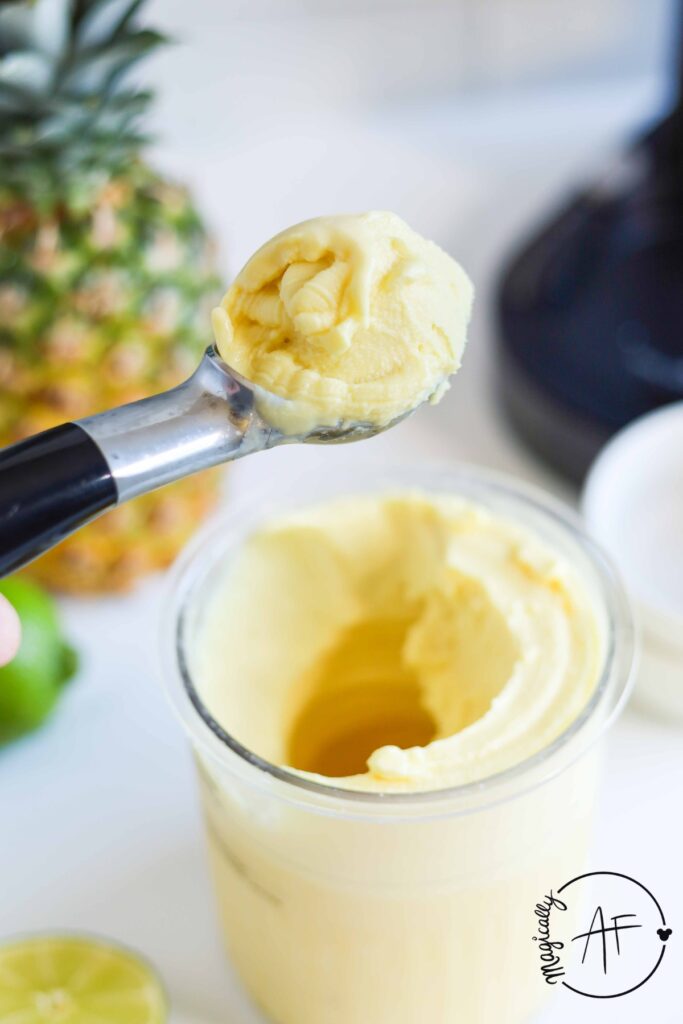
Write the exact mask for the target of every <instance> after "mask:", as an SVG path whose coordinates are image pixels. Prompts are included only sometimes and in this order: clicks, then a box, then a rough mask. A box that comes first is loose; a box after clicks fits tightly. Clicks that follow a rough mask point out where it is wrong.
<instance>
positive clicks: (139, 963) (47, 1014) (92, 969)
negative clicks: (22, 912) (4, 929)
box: [0, 935, 166, 1024]
mask: <svg viewBox="0 0 683 1024" xmlns="http://www.w3.org/2000/svg"><path fill="white" fill-rule="evenodd" d="M165 1020H166V998H165V995H164V991H163V989H162V987H161V984H160V983H159V981H158V980H157V978H156V976H155V974H154V972H153V971H152V970H151V968H150V967H148V965H147V964H146V963H145V962H144V961H143V960H140V959H138V958H137V957H136V956H135V955H134V954H132V953H130V952H128V951H127V950H124V949H121V948H119V947H117V946H109V945H107V944H105V943H104V942H99V941H98V940H96V939H90V938H81V937H77V936H59V935H54V936H40V937H37V938H29V939H22V940H19V941H16V942H9V943H7V944H6V945H0V1021H1V1022H2V1024H163V1022H164V1021H165Z"/></svg>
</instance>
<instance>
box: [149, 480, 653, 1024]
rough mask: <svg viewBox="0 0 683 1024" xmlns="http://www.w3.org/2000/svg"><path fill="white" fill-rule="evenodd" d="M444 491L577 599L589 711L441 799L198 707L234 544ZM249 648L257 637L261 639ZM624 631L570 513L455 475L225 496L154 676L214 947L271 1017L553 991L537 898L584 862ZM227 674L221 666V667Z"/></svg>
mask: <svg viewBox="0 0 683 1024" xmlns="http://www.w3.org/2000/svg"><path fill="white" fill-rule="evenodd" d="M408 489H409V490H411V491H416V490H418V491H420V492H423V493H426V494H430V493H432V494H436V495H444V494H445V495H457V496H461V497H463V498H466V499H470V500H472V501H474V502H477V503H479V504H481V505H484V506H487V507H488V508H490V509H491V510H492V511H493V512H494V513H496V514H498V515H500V516H504V517H506V518H507V519H509V520H511V521H514V522H517V523H519V524H521V525H523V526H524V527H526V528H527V529H528V530H532V531H534V532H535V533H536V534H537V535H538V536H539V537H540V538H542V539H543V540H545V542H546V544H549V545H551V546H552V547H553V548H554V549H556V550H557V551H558V552H559V553H561V554H562V556H563V557H564V558H565V559H566V560H568V561H570V562H571V564H572V566H573V568H574V570H575V571H576V572H578V573H580V574H581V576H582V579H583V581H584V583H585V584H586V586H587V587H589V588H590V589H591V591H592V593H593V594H594V597H595V604H596V607H597V608H598V610H599V614H600V615H601V616H602V618H603V620H604V621H603V626H604V629H605V631H606V637H607V642H606V644H605V650H606V654H605V660H604V665H603V667H602V673H601V676H600V678H599V681H598V684H597V687H596V689H595V691H594V693H593V696H592V698H591V699H590V700H589V703H588V704H587V706H586V707H585V708H584V710H583V711H582V712H581V713H580V714H579V716H578V718H576V719H575V720H574V721H573V722H572V724H571V725H570V726H569V727H568V728H567V729H566V730H565V731H564V732H563V733H562V734H561V735H559V736H558V737H557V738H556V739H555V740H554V741H553V742H552V743H551V744H550V745H549V746H547V747H546V748H545V749H542V750H540V751H538V752H537V753H535V754H534V755H533V756H531V757H529V758H528V759H527V760H525V761H523V762H522V763H519V764H515V765H514V766H512V767H510V768H509V769H507V770H505V771H503V772H500V773H499V774H496V775H493V776H490V777H488V778H484V779H482V780H480V781H477V782H473V783H469V784H467V785H462V786H458V787H455V788H450V789H440V790H435V791H431V792H415V793H412V792H411V793H391V794H378V793H370V792H361V791H350V790H347V789H343V788H341V787H339V786H335V785H334V780H333V779H332V780H330V784H329V785H328V784H326V783H320V782H317V781H315V780H313V779H311V778H307V777H305V776H302V775H299V774H297V773H295V772H293V771H291V770H288V769H286V768H283V767H278V766H276V765H274V764H270V763H268V762H267V761H265V760H263V759H262V758H260V757H259V756H257V755H256V754H255V753H253V752H252V751H249V750H247V749H246V748H244V747H243V746H242V745H241V744H240V743H239V742H238V741H237V740H236V739H235V738H234V737H232V736H230V735H229V734H228V733H226V732H225V730H224V729H223V728H222V727H221V725H220V723H218V722H217V721H215V720H214V719H213V718H212V716H211V715H210V713H209V711H208V710H207V708H206V707H205V706H204V704H203V703H202V699H201V681H200V680H198V679H197V678H195V677H194V675H193V668H194V659H193V643H194V639H195V637H196V635H197V629H198V625H199V623H200V622H201V620H202V616H203V614H204V611H205V609H206V607H207V601H209V600H210V598H211V594H212V590H213V587H214V585H215V584H216V581H217V580H218V579H219V578H220V576H221V573H224V571H225V566H226V560H229V559H230V558H231V557H232V556H233V554H234V553H235V551H236V550H237V549H238V547H239V545H240V544H241V543H242V542H243V540H244V539H245V537H247V536H248V535H249V534H250V533H251V532H252V531H253V530H254V529H255V528H257V527H258V526H259V524H262V523H264V522H266V521H269V520H271V519H272V518H273V517H275V516H279V515H280V514H282V513H285V512H287V511H290V510H293V509H295V508H301V507H304V506H308V505H311V504H318V503H320V502H321V501H324V500H326V499H329V498H333V497H337V496H341V495H349V494H367V493H380V494H381V493H388V492H390V493H397V492H400V491H401V490H408ZM264 642H267V639H266V638H264ZM633 645H634V640H633V629H632V623H631V617H630V613H629V609H628V605H627V603H626V600H625V597H624V594H623V591H622V589H621V586H620V584H619V582H618V580H617V579H616V578H615V575H614V573H613V571H612V568H611V566H610V564H609V563H608V561H607V560H606V559H605V558H604V557H603V555H602V553H601V552H600V550H599V549H597V548H596V547H595V546H594V545H593V543H592V542H591V541H590V540H589V539H588V538H587V537H585V536H584V534H583V533H582V532H581V529H580V527H579V526H578V524H577V521H576V520H575V519H574V517H573V516H572V515H571V514H568V513H567V512H565V511H564V510H563V509H562V508H561V507H559V506H557V505H556V504H555V503H553V502H551V501H549V500H548V499H546V498H545V497H543V496H542V495H540V494H539V493H538V492H536V491H534V490H531V489H527V488H523V487H521V486H520V485H518V484H516V483H514V482H512V481H509V480H506V479H505V478H502V477H498V476H496V475H493V474H489V473H487V472H484V471H480V470H475V469H471V468H462V469H452V468H449V469H443V470H441V469H433V468H425V467H421V468H420V467H416V468H413V469H406V468H405V467H403V468H401V469H398V470H378V469H377V468H373V469H367V470H365V471H362V470H359V469H354V470H353V471H351V472H349V473H347V474H343V473H339V472H335V473H334V475H330V476H329V477H327V476H325V475H324V474H320V473H317V474H315V476H313V477H311V478H310V479H303V480H298V481H296V483H295V485H293V487H292V489H291V492H290V493H288V494H282V493H277V494H275V493H269V494H268V495H267V496H266V498H265V499H264V497H263V495H261V498H260V500H259V501H251V502H249V501H247V502H243V503H242V504H237V503H236V504H235V505H234V507H233V508H232V510H231V512H230V514H229V515H227V516H226V517H225V518H223V520H222V521H221V522H219V523H217V524H215V525H213V526H212V527H211V528H210V529H209V530H208V532H205V533H204V534H203V535H202V536H200V537H199V538H198V539H197V541H196V542H195V544H194V545H193V546H191V547H190V549H189V550H188V551H187V552H186V553H185V555H184V556H183V558H182V559H181V562H180V564H179V566H178V568H177V570H176V579H175V584H174V593H173V598H172V601H171V605H170V608H169V612H168V615H167V622H166V627H165V635H164V654H165V662H166V668H165V671H166V678H167V681H168V684H169V688H170V692H171V696H172V701H173V703H174V705H175V708H176V710H177V712H178V714H179V716H180V718H181V720H182V722H183V724H184V726H185V728H186V729H187V732H188V735H189V737H190V741H191V743H192V747H193V750H194V754H195V759H196V764H197V768H198V773H199V780H200V789H201V794H202V801H203V807H204V814H205V821H206V829H207V835H208V845H209V851H210V859H211V865H212V871H213V876H214V882H215V889H216V895H217V901H218V907H219V913H220V916H221V920H222V924H223V928H224V932H225V939H226V944H227V947H228V950H229V953H230V956H231V958H232V961H233V963H234V964H235V966H236V968H237V971H238V972H239V975H240V976H241V978H242V980H243V982H244V984H245V986H246V988H247V989H248V990H249V992H250V993H251V995H252V997H253V998H254V1000H255V1002H256V1003H257V1004H258V1005H259V1006H260V1007H261V1008H262V1010H263V1011H264V1012H265V1013H266V1014H267V1016H268V1017H269V1018H270V1019H271V1020H273V1021H274V1022H278V1024H416V1022H418V1021H429V1022H430V1024H473V1022H475V1021H476V1022H477V1024H522V1022H524V1021H528V1020H529V1019H530V1017H531V1016H532V1015H533V1013H534V1011H535V1010H536V1009H537V1008H538V1007H539V1006H540V1005H541V1004H542V1002H543V1001H544V998H545V997H546V995H547V994H548V993H549V992H550V991H551V989H550V988H549V986H548V985H546V984H545V983H544V980H543V976H542V974H541V971H540V962H539V954H538V949H537V948H536V944H535V943H534V942H532V941H531V937H532V935H533V934H534V932H535V928H536V922H537V919H536V917H535V914H534V910H535V907H536V904H537V903H538V902H539V901H540V900H541V899H542V898H543V896H544V895H545V894H546V893H547V892H548V891H549V890H550V889H555V890H556V889H558V888H559V887H560V886H561V885H562V884H563V883H564V882H565V881H567V880H569V879H570V878H572V877H574V876H576V875H578V874H580V873H581V871H582V870H583V869H584V867H585V864H586V856H587V851H588V846H589V842H590V838H591V831H592V822H593V811H594V804H595V796H596V787H597V782H598V768H599V757H600V744H599V743H598V742H597V741H598V740H599V738H600V737H601V736H603V734H604V732H605V730H606V728H607V727H608V726H609V724H610V723H611V722H612V721H613V720H614V718H615V716H616V714H617V712H618V711H619V709H620V708H621V706H622V704H623V702H624V700H625V697H626V695H627V690H628V684H629V680H630V676H631V669H632V662H633ZM226 671H229V666H226Z"/></svg>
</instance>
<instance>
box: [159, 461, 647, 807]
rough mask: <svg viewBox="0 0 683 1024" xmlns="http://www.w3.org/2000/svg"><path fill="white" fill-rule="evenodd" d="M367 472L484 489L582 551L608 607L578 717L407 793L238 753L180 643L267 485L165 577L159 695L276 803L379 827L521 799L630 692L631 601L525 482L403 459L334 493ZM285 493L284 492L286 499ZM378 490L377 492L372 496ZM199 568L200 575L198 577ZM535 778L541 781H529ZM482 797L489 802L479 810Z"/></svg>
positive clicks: (572, 757) (567, 520)
mask: <svg viewBox="0 0 683 1024" xmlns="http://www.w3.org/2000/svg"><path fill="white" fill-rule="evenodd" d="M368 471H369V472H370V473H372V474H374V476H377V475H378V473H379V474H380V475H382V476H384V475H399V476H402V477H403V478H408V476H409V475H410V474H411V472H412V474H413V477H414V478H415V482H414V483H413V484H405V483H404V484H401V483H393V484H388V485H387V486H386V487H385V488H384V493H397V492H398V491H400V490H412V491H413V492H416V491H422V490H426V491H427V492H428V493H432V494H442V495H443V494H445V495H447V496H450V497H459V496H460V495H461V494H462V496H463V497H465V498H468V497H470V496H471V494H468V488H469V490H470V492H471V491H480V492H484V491H488V492H489V493H490V494H491V495H493V496H494V497H498V498H502V499H506V498H507V499H510V500H513V501H517V502H518V503H519V504H520V505H527V506H528V508H529V509H530V510H532V511H533V512H534V513H535V514H536V515H537V516H539V515H540V516H541V517H543V518H545V519H546V520H547V521H548V523H549V524H550V525H552V526H554V527H555V529H558V528H559V530H561V531H563V532H564V533H565V534H566V535H567V537H568V539H569V540H570V541H572V542H573V543H574V544H575V545H577V546H578V547H579V548H580V549H581V550H582V553H583V554H584V555H585V556H587V558H588V561H589V562H590V563H591V566H592V568H593V570H594V572H595V576H596V581H597V582H598V584H599V587H600V592H601V593H600V596H601V598H602V600H603V601H604V607H605V610H606V617H607V627H608V637H607V644H606V651H605V661H604V665H603V668H602V671H601V674H600V678H599V680H598V682H597V685H596V687H595V690H594V692H593V695H592V697H591V698H590V700H589V701H588V702H587V704H586V705H585V707H584V708H583V710H582V711H581V712H580V714H579V715H578V716H577V717H576V718H575V719H574V720H573V721H572V722H571V723H570V724H569V726H567V728H566V729H564V730H563V731H562V732H561V733H560V734H559V735H558V736H557V737H556V738H555V739H554V740H553V741H552V742H551V743H550V744H548V745H547V746H545V747H543V748H541V749H540V750H538V751H536V752H535V753H534V754H532V755H530V756H529V757H527V758H525V759H524V760H522V761H520V762H518V763H516V764H514V765H511V766H510V767H508V768H506V769H504V770H502V771H499V772H495V773H494V774H492V775H488V776H485V777H484V778H482V779H477V780H474V781H472V782H467V783H464V784H461V785H457V786H450V787H445V788H441V789H436V790H419V791H416V792H408V793H405V792H400V793H399V792H379V793H378V792H368V791H364V790H351V789H346V788H344V787H343V786H336V785H334V784H328V783H323V782H318V781H317V780H316V779H313V778H310V777H308V776H306V775H301V774H299V773H298V772H296V771H294V770H291V769H288V768H285V767H281V766H280V765H276V764H273V763H272V762H270V761H267V760H266V759H265V758H262V757H260V756H259V755H258V754H256V753H254V752H253V751H252V750H250V749H249V748H248V747H246V746H244V745H243V744H242V743H240V742H239V740H237V739H236V738H235V737H234V736H232V735H231V734H230V733H229V732H227V731H226V730H225V729H224V728H223V727H222V726H221V725H220V723H219V722H218V721H216V719H215V718H214V717H213V716H212V715H211V713H210V712H209V711H208V709H207V708H206V706H205V705H204V704H203V702H202V700H201V697H200V696H199V693H198V691H197V688H196V686H195V684H194V682H193V679H192V676H191V673H190V669H189V665H188V659H187V657H186V652H185V649H184V640H183V636H184V630H185V628H186V625H187V614H188V598H189V597H190V596H191V594H192V593H193V591H194V588H195V587H196V586H197V583H198V580H200V579H205V578H206V576H207V575H208V571H210V569H211V567H212V566H215V564H216V562H217V561H218V560H219V559H220V558H221V557H222V556H223V555H224V553H225V549H226V548H228V547H229V546H230V545H229V544H225V543H224V538H225V533H226V523H229V522H230V521H234V520H235V519H238V518H239V516H240V514H242V513H243V512H244V510H245V509H246V508H248V507H249V506H253V505H254V504H255V503H256V502H257V501H258V498H259V494H261V496H262V497H264V496H265V495H270V496H272V494H273V491H272V488H271V489H269V488H263V489H262V490H261V491H259V492H255V491H252V492H251V493H250V494H249V495H245V496H242V498H241V499H239V500H236V501H235V502H234V503H233V505H232V507H231V509H230V512H229V513H228V514H227V515H226V514H224V515H220V514H219V515H218V516H217V517H215V519H214V521H213V522H211V523H209V524H207V525H206V526H205V527H204V529H203V530H201V531H200V532H199V533H198V534H197V535H196V536H195V537H194V538H193V540H192V541H191V542H190V544H189V545H188V546H187V547H186V548H185V549H184V551H183V552H182V553H181V555H180V557H179V559H178V560H177V562H176V563H175V565H174V566H173V568H172V570H171V573H170V582H171V589H170V597H169V600H168V602H167V604H166V608H165V611H164V615H163V621H162V662H163V669H164V676H165V682H164V685H165V689H166V691H167V693H168V696H169V699H170V701H171V704H172V706H173V709H174V711H175V713H176V715H177V716H178V717H179V718H180V720H181V722H182V724H183V726H184V728H185V729H186V730H187V732H188V733H189V735H190V738H191V740H192V742H193V743H194V744H195V745H196V746H201V748H202V750H203V752H205V753H207V754H209V755H210V756H211V758H212V760H213V761H217V762H219V763H222V765H223V767H225V768H228V769H229V770H231V771H233V772H234V773H238V774H240V775H241V776H242V777H243V778H245V779H246V781H249V782H251V783H252V784H253V785H258V784H259V783H260V784H261V785H268V784H273V783H277V784H284V786H283V788H280V789H279V791H278V796H279V797H280V798H281V799H284V800H286V801H288V802H296V803H301V802H302V801H303V802H312V803H313V804H314V805H316V806H315V807H314V808H313V809H315V810H317V811H318V812H319V813H323V814H324V813H327V814H333V815H335V816H336V815H338V814H340V813H351V814H354V813H355V814H360V815H362V816H366V815H367V814H370V813H372V812H373V811H374V812H375V813H380V814H381V816H382V819H383V820H385V818H386V812H387V811H389V809H393V810H394V811H395V812H396V813H397V814H399V815H401V812H402V811H403V812H408V810H409V809H411V808H412V809H413V810H419V809H421V810H422V811H424V812H425V814H430V813H437V814H439V815H444V814H449V815H451V814H466V813H473V812H476V811H479V810H482V809H484V807H488V806H492V805H495V804H496V803H500V802H503V801H508V800H510V799H513V798H514V797H516V796H521V795H523V794H524V793H526V792H528V791H529V790H531V789H535V788H536V787H537V786H539V785H542V784H543V783H545V782H548V781H550V780H551V779H552V778H554V777H555V776H556V775H558V774H560V773H561V772H563V771H564V770H565V769H566V768H568V767H569V766H570V765H571V764H573V763H574V762H575V761H576V760H578V759H579V758H580V757H581V756H582V755H583V754H585V753H586V752H587V751H588V750H589V749H590V748H591V747H592V746H593V745H594V744H595V743H596V742H597V740H598V739H599V738H600V737H601V736H602V735H603V734H604V733H605V732H606V731H607V729H608V728H609V727H610V726H611V724H612V723H613V722H614V720H615V719H616V718H617V717H618V715H619V714H620V712H621V711H622V709H623V707H624V705H625V703H626V701H627V699H628V696H629V694H630V690H631V687H632V685H633V681H634V674H635V666H636V650H637V646H636V630H635V625H634V621H633V616H632V613H631V608H630V605H629V602H628V598H627V596H626V593H625V590H624V588H623V586H622V583H621V580H620V578H619V575H618V573H617V571H616V569H615V568H614V566H613V564H612V562H611V560H610V558H609V557H608V556H607V555H606V554H605V552H604V551H603V549H602V548H601V547H600V546H599V545H598V544H596V543H595V542H594V541H593V540H592V539H591V538H590V537H589V536H588V535H587V534H586V533H585V532H584V530H583V527H582V523H581V520H580V518H579V516H578V515H577V514H576V513H574V512H573V511H572V510H571V509H570V508H568V507H567V506H565V505H564V504H563V503H562V502H561V501H559V500H557V499H555V498H553V497H550V496H549V495H547V494H546V493H545V492H544V491H543V490H542V489H541V488H539V487H536V486H534V485H532V484H528V483H526V482H524V483H522V482H520V481H518V480H517V479H516V478H515V477H513V476H511V475H509V474H505V473H501V472H498V471H494V470H489V469H484V468H481V467H478V466H474V465H471V464H468V463H463V462H458V463H448V462H435V461H433V460H432V461H427V462H423V463H420V465H419V467H416V466H414V465H412V466H411V464H410V463H401V462H398V463H395V464H393V465H392V464H387V463H382V464H381V466H378V465H374V464H372V463H369V462H366V463H365V464H361V465H360V466H359V465H358V464H354V466H353V468H352V469H350V470H349V471H348V476H349V480H350V486H349V489H348V490H347V491H345V492H339V493H345V494H348V495H352V494H354V493H366V492H363V491H360V490H358V491H356V492H354V490H353V482H354V481H358V480H359V479H360V478H362V476H363V473H364V472H365V473H367V472H368ZM425 474H429V475H431V477H432V478H433V479H434V480H435V481H436V479H437V478H438V477H441V478H442V479H443V484H444V486H443V487H440V486H436V485H434V484H432V485H429V486H426V487H425V486H424V485H423V484H421V483H420V477H422V476H424V475H425ZM313 475H315V477H316V483H318V482H319V481H320V477H321V474H320V472H319V471H316V472H315V473H314V474H312V473H310V472H308V473H306V472H305V473H303V474H302V476H301V477H300V478H299V479H298V480H297V481H296V482H297V483H300V482H301V480H302V479H310V477H312V476H313ZM340 475H341V476H343V475H344V474H343V473H342V474H340V473H339V472H338V471H335V472H334V473H333V474H331V476H330V480H332V479H333V478H334V479H335V481H336V480H337V479H338V478H339V477H340ZM461 488H462V490H461ZM290 493H291V491H290V490H289V489H288V494H290ZM375 493H382V492H381V491H380V490H379V489H377V490H376V491H375ZM338 496H339V494H338ZM326 497H327V496H326V495H325V494H324V493H321V494H320V495H319V497H317V498H314V499H312V500H306V501H304V502H299V503H294V504H290V505H289V506H288V507H286V508H282V509H278V510H277V513H276V515H280V514H286V513H287V511H290V512H291V511H294V510H295V509H296V508H297V507H298V508H302V507H306V506H309V505H311V504H313V505H314V504H317V503H322V502H323V501H325V499H326ZM475 500H476V498H475ZM222 541H223V543H221V542H222ZM212 547H214V548H215V556H214V557H213V558H212V559H211V562H210V564H208V566H207V563H206V560H205V559H202V558H201V555H202V554H203V555H206V553H207V550H208V549H210V548H212ZM202 564H203V565H204V571H202V572H200V566H201V565H202ZM169 681H170V682H169ZM610 699H611V703H610ZM605 705H606V713H605V714H604V717H603V718H602V719H601V721H600V722H599V724H598V727H597V728H596V729H594V730H592V731H591V730H589V729H588V725H589V723H590V722H591V721H592V720H593V719H594V717H595V715H596V714H597V712H598V710H599V709H601V708H603V706H605ZM575 739H576V740H577V741H580V742H577V744H576V745H575V746H574V749H573V750H572V751H571V753H570V754H569V755H568V756H566V757H565V758H564V760H562V759H561V758H559V760H558V758H556V755H560V753H561V752H562V751H567V750H568V748H569V746H570V741H572V740H575ZM553 762H555V763H553ZM539 772H540V777H536V775H538V774H539ZM510 784H511V785H513V786H516V787H517V788H516V789H515V792H514V793H512V794H510V793H506V792H505V789H506V787H507V786H509V785H510ZM471 798H477V801H478V802H477V806H476V807H465V808H462V807H461V808H454V807H453V806H452V805H453V803H454V802H464V803H466V802H467V801H468V799H471ZM481 800H485V801H486V802H485V803H483V804H482V803H481V802H480V801H481ZM321 801H322V803H321ZM325 803H327V805H328V806H327V807H326V806H325ZM342 805H344V806H342ZM340 808H341V809H340ZM401 816H402V815H401Z"/></svg>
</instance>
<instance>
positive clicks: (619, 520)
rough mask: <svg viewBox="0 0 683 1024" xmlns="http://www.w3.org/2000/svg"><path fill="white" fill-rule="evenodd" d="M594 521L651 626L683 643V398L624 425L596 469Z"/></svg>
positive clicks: (591, 487) (591, 501) (590, 491)
mask: <svg viewBox="0 0 683 1024" xmlns="http://www.w3.org/2000/svg"><path fill="white" fill-rule="evenodd" d="M583 513H584V517H585V520H586V525H587V526H588V529H589V531H590V532H591V533H592V534H593V536H594V537H595V539H596V540H597V541H599V542H600V543H601V544H602V545H603V547H605V548H606V549H607V551H609V552H610V554H611V555H612V557H613V558H614V561H615V562H616V564H617V566H618V567H619V569H620V570H621V573H622V575H623V577H624V580H625V582H626V586H627V588H628V590H629V591H630V593H631V596H632V598H633V599H634V600H635V601H636V603H637V604H638V605H639V606H640V608H641V609H642V611H643V612H644V613H645V617H646V622H645V625H646V627H647V626H648V625H649V626H650V627H651V628H655V629H656V630H657V632H664V631H665V632H666V633H667V634H668V635H669V637H670V636H671V631H672V630H676V631H677V638H680V640H681V642H682V643H683V402H675V403H673V404H672V405H667V406H664V408H662V409H658V410H657V411H656V412H653V413H649V414H648V415H647V416H643V417H641V418H640V419H638V420H636V421H635V422H634V423H632V424H631V425H630V426H628V427H627V428H626V429H625V430H622V431H620V432H619V433H618V434H617V435H616V437H614V438H613V439H612V440H611V441H610V442H609V444H608V445H607V446H606V447H605V448H604V449H603V450H602V452H601V453H600V455H599V456H598V458H597V459H596V461H595V462H594V463H593V466H592V467H591V470H590V473H589V474H588V479H587V480H586V485H585V487H584V492H583Z"/></svg>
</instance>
